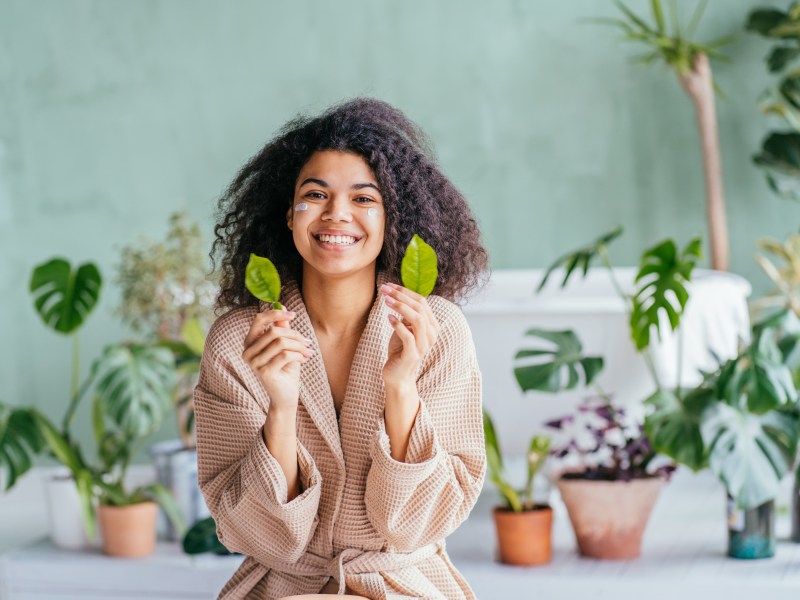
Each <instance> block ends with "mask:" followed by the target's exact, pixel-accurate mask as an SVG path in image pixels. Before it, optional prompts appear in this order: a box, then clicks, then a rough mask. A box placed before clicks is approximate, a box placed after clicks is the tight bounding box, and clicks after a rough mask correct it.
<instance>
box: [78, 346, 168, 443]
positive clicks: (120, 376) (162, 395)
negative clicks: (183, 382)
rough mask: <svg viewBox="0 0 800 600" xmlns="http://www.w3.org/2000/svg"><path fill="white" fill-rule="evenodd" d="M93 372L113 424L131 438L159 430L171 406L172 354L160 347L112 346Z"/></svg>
mask: <svg viewBox="0 0 800 600" xmlns="http://www.w3.org/2000/svg"><path fill="white" fill-rule="evenodd" d="M92 369H93V374H94V376H95V377H96V381H97V386H96V393H97V395H98V396H99V398H100V402H101V403H102V407H103V410H104V412H105V414H107V415H108V416H109V417H110V418H111V420H112V421H113V422H115V423H116V424H117V425H118V426H119V427H120V428H121V429H122V430H123V431H124V432H126V433H127V434H128V435H130V436H132V437H141V436H144V435H147V434H149V433H151V432H153V431H155V430H156V429H158V427H159V426H160V425H161V421H162V419H163V417H164V413H165V411H166V410H167V409H168V408H169V407H170V405H171V402H172V390H173V387H174V385H175V360H174V357H173V355H172V352H170V351H169V350H168V349H167V348H162V347H158V346H144V345H136V344H131V345H126V344H120V345H115V346H109V347H107V348H106V349H105V350H104V352H103V354H102V356H100V358H99V359H98V360H97V361H96V362H95V363H94V365H93V366H92Z"/></svg>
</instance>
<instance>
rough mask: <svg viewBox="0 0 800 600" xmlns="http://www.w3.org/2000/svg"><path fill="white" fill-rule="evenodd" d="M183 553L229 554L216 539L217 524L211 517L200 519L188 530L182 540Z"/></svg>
mask: <svg viewBox="0 0 800 600" xmlns="http://www.w3.org/2000/svg"><path fill="white" fill-rule="evenodd" d="M183 551H184V552H185V553H186V554H203V553H204V552H213V553H215V554H230V552H229V551H228V549H227V548H226V547H225V546H223V545H222V542H220V541H219V538H218V537H217V524H216V523H215V522H214V519H213V518H212V517H207V518H205V519H201V520H199V521H197V523H195V524H194V525H192V526H191V527H190V528H189V531H187V532H186V535H185V536H184V538H183Z"/></svg>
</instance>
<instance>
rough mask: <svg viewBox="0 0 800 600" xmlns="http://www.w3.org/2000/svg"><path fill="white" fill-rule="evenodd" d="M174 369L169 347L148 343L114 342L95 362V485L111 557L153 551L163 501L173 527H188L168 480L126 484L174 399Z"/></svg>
mask: <svg viewBox="0 0 800 600" xmlns="http://www.w3.org/2000/svg"><path fill="white" fill-rule="evenodd" d="M174 373H175V369H174V365H173V357H172V355H171V353H170V352H169V351H168V350H166V349H165V348H161V347H158V346H148V345H142V344H117V345H114V346H109V347H107V348H106V349H105V351H104V352H103V354H102V355H101V357H100V358H99V359H98V360H97V361H96V362H95V364H94V368H93V376H94V378H95V380H96V384H95V389H96V394H95V398H94V404H93V407H92V414H93V419H92V425H93V431H94V435H95V441H96V442H97V448H98V454H99V456H100V459H101V467H100V469H99V470H98V471H97V476H96V478H95V480H94V484H95V490H96V494H97V497H98V500H99V507H98V520H99V522H100V529H101V532H102V536H103V550H104V552H105V553H106V554H109V555H111V556H125V557H138V556H146V555H148V554H151V553H152V552H153V550H154V548H155V542H156V517H157V515H158V505H159V504H160V505H161V507H162V508H163V509H164V511H165V513H166V514H167V515H168V517H169V519H170V521H171V523H172V524H173V527H175V529H176V530H177V531H178V532H179V533H181V532H182V530H183V519H182V517H181V515H180V511H179V509H178V507H177V505H176V504H175V500H174V498H173V497H172V496H171V494H170V492H169V491H168V490H167V488H165V487H164V486H163V485H161V484H158V483H153V484H150V485H146V486H141V487H137V488H135V489H133V490H128V489H126V487H125V475H126V473H127V470H128V466H129V464H130V461H131V459H132V458H133V456H134V455H135V454H136V451H137V450H138V449H139V447H140V446H141V444H142V442H143V441H144V439H145V437H146V436H147V435H149V434H151V433H153V432H155V431H156V430H158V428H159V427H160V426H161V422H162V420H163V418H164V414H165V413H166V410H167V409H168V407H169V406H170V404H171V392H172V385H173V382H174Z"/></svg>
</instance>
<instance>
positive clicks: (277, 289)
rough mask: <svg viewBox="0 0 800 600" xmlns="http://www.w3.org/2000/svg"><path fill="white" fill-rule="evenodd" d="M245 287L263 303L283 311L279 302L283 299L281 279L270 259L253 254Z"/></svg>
mask: <svg viewBox="0 0 800 600" xmlns="http://www.w3.org/2000/svg"><path fill="white" fill-rule="evenodd" d="M244 285H245V287H246V288H247V289H248V290H249V292H250V293H251V294H253V296H255V297H256V298H258V299H259V300H261V301H262V302H267V303H271V304H272V307H273V308H274V309H275V310H282V309H283V305H282V304H281V303H280V302H278V299H279V298H280V297H281V277H280V275H279V274H278V269H276V268H275V265H274V264H272V261H271V260H270V259H268V258H264V257H263V256H257V255H256V254H252V253H251V254H250V260H249V261H247V267H245V271H244Z"/></svg>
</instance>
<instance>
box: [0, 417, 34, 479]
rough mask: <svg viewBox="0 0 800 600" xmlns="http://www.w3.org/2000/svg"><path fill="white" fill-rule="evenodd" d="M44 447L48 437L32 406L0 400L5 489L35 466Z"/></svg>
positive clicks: (0, 465)
mask: <svg viewBox="0 0 800 600" xmlns="http://www.w3.org/2000/svg"><path fill="white" fill-rule="evenodd" d="M42 448H44V438H43V437H42V435H41V433H40V432H39V429H38V428H37V426H36V419H35V417H34V415H33V413H32V412H31V411H30V410H29V409H24V408H13V407H9V406H6V405H5V404H1V403H0V469H2V470H3V471H5V473H6V480H5V483H6V485H5V490H10V489H11V488H12V487H14V484H15V483H16V481H17V479H18V478H19V477H21V476H22V475H24V474H25V473H26V472H27V471H28V470H29V469H30V468H31V467H32V466H33V459H34V457H35V456H36V455H37V454H38V453H39V452H41V451H42Z"/></svg>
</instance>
